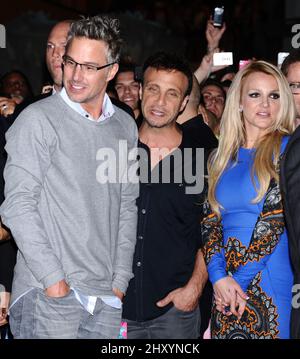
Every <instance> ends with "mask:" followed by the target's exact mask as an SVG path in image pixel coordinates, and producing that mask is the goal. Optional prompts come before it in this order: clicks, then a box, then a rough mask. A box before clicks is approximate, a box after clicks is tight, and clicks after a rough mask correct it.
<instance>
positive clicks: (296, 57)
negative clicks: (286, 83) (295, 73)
mask: <svg viewBox="0 0 300 359" xmlns="http://www.w3.org/2000/svg"><path fill="white" fill-rule="evenodd" d="M295 62H300V49H296V50H293V51H292V52H291V53H290V54H289V55H288V56H287V57H286V58H285V59H284V61H283V63H282V65H281V71H282V72H283V74H284V76H287V74H288V72H289V67H290V66H291V65H292V64H294V63H295Z"/></svg>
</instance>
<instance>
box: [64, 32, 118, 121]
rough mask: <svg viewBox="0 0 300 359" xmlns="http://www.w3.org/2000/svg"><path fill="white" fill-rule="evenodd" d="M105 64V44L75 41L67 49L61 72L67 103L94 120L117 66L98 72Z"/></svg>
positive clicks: (82, 39)
mask: <svg viewBox="0 0 300 359" xmlns="http://www.w3.org/2000/svg"><path fill="white" fill-rule="evenodd" d="M107 63H108V62H107V44H106V43H105V42H104V41H99V40H90V39H88V38H84V37H75V38H73V39H72V40H71V42H70V44H69V45H68V48H67V51H66V57H65V61H64V71H63V83H64V86H65V89H66V91H67V94H68V96H69V97H70V99H71V100H72V101H74V102H78V103H80V104H81V106H82V107H83V108H84V109H85V110H86V111H87V112H89V113H90V114H91V115H92V116H93V117H94V118H98V117H99V116H100V113H101V106H102V103H103V98H104V94H105V90H106V87H107V83H108V81H110V80H111V79H112V78H113V77H114V76H115V74H116V72H117V71H118V65H117V64H113V65H111V66H107V67H105V68H102V69H100V70H97V67H100V66H104V65H107ZM80 64H83V65H84V66H81V65H80Z"/></svg>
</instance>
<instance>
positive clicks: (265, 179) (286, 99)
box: [208, 61, 296, 217]
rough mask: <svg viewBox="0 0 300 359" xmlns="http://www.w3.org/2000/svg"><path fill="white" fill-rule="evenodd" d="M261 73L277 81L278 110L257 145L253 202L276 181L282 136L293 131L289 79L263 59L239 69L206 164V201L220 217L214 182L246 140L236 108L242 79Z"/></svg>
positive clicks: (240, 115) (294, 114)
mask: <svg viewBox="0 0 300 359" xmlns="http://www.w3.org/2000/svg"><path fill="white" fill-rule="evenodd" d="M256 72H262V73H264V74H267V75H271V76H273V77H274V78H275V79H276V81H277V84H278V88H279V96H280V110H279V112H278V114H277V118H276V120H275V121H274V124H273V126H272V127H271V128H270V129H269V131H268V133H267V134H266V135H265V136H263V138H261V139H260V140H259V143H257V144H256V146H255V147H256V151H255V158H254V164H253V168H252V180H253V183H254V186H255V188H256V192H257V196H256V197H255V198H254V199H253V200H252V202H253V203H257V202H259V201H260V200H261V199H262V198H263V197H264V195H265V193H266V191H267V189H268V186H269V183H270V180H271V178H275V180H276V181H278V173H277V172H276V166H277V164H278V161H279V156H280V146H281V140H282V137H283V136H285V135H289V134H291V133H292V132H293V131H294V121H295V117H296V112H295V105H294V99H293V96H292V93H291V91H290V88H289V85H288V82H287V80H286V78H285V77H284V75H283V74H282V73H281V72H280V70H278V68H277V67H276V66H274V65H272V64H270V63H268V62H265V61H255V62H252V63H250V64H249V65H247V66H245V67H244V68H243V69H242V70H240V71H239V72H238V73H237V74H236V76H235V78H234V80H233V82H232V84H231V87H230V89H229V91H228V95H227V100H226V105H225V109H224V112H223V116H222V119H221V126H220V139H219V146H218V148H217V150H215V151H214V152H213V153H212V155H211V157H210V160H209V163H208V201H209V203H210V205H211V208H212V210H213V211H214V212H215V213H216V214H217V215H218V216H219V217H220V204H219V203H218V201H217V199H216V196H215V191H216V186H217V183H218V181H219V179H220V177H221V175H222V173H223V171H224V170H225V169H226V167H227V166H228V163H229V162H230V161H232V160H233V161H234V160H236V158H237V153H238V150H239V148H240V147H241V146H242V145H244V144H245V142H246V133H245V127H244V120H243V115H242V113H241V112H240V111H239V107H240V101H241V94H242V89H243V83H244V80H245V79H246V78H247V77H248V76H249V75H250V74H252V73H256ZM254 174H255V175H256V176H257V180H258V184H259V186H258V188H257V186H256V185H255V181H254Z"/></svg>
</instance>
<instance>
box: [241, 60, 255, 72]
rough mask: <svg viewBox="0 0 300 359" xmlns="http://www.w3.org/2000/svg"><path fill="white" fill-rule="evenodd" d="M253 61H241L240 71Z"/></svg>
mask: <svg viewBox="0 0 300 359" xmlns="http://www.w3.org/2000/svg"><path fill="white" fill-rule="evenodd" d="M251 61H252V60H251V59H247V60H240V61H239V70H241V69H242V68H243V67H245V66H246V65H248V64H250V62H251Z"/></svg>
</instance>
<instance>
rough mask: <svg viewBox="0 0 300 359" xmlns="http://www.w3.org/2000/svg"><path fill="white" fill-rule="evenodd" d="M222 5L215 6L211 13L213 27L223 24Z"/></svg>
mask: <svg viewBox="0 0 300 359" xmlns="http://www.w3.org/2000/svg"><path fill="white" fill-rule="evenodd" d="M223 15H224V6H222V7H215V9H214V14H213V25H214V26H215V27H222V25H223Z"/></svg>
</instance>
